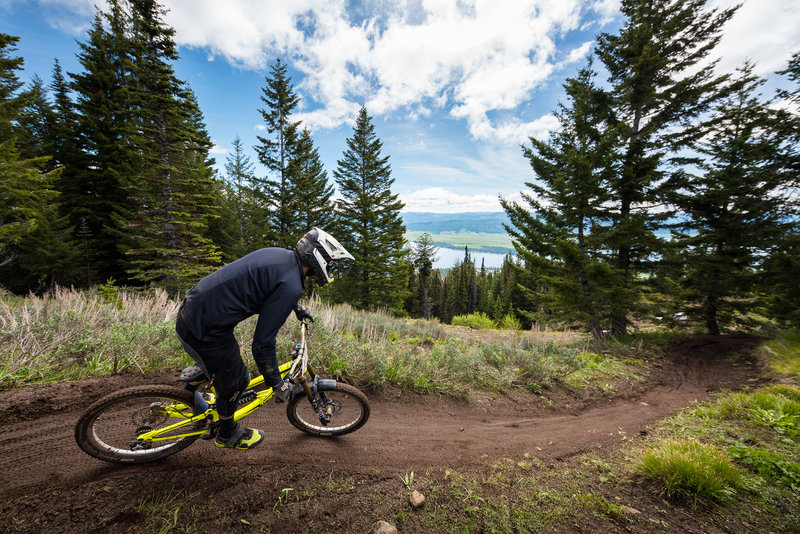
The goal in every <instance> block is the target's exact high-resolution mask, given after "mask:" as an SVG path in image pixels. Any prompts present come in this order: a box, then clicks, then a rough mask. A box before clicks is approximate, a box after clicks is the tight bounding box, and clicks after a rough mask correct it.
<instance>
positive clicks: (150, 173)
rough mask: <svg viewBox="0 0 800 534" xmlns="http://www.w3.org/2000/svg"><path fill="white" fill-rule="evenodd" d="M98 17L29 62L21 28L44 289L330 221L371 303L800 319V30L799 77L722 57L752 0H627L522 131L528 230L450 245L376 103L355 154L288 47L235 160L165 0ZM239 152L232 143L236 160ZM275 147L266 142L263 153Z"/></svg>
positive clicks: (4, 79) (515, 216) (15, 127)
mask: <svg viewBox="0 0 800 534" xmlns="http://www.w3.org/2000/svg"><path fill="white" fill-rule="evenodd" d="M107 5H108V7H107V8H105V9H100V8H98V9H97V11H96V14H95V17H94V19H93V24H92V25H91V28H90V29H89V31H88V32H87V33H86V34H85V35H84V36H83V38H82V39H80V49H79V53H78V57H77V60H78V63H79V64H80V69H79V71H78V72H75V73H72V72H69V73H67V72H64V70H63V69H62V67H61V66H60V64H59V63H58V61H57V60H56V61H54V64H53V68H52V72H51V73H50V75H49V80H45V79H42V78H40V77H38V76H35V77H34V78H33V80H32V81H31V82H29V83H23V82H22V81H21V79H20V71H21V69H22V66H23V64H24V58H23V57H19V55H18V54H17V43H18V41H19V38H18V37H16V36H14V35H6V34H0V287H2V288H3V290H5V291H6V292H8V293H11V294H17V295H23V294H26V293H28V292H34V293H37V294H42V293H47V292H48V291H52V290H53V289H54V288H55V287H56V286H74V287H76V288H91V287H96V286H98V285H101V284H114V285H116V286H117V287H123V286H124V287H126V288H129V289H133V290H142V291H148V290H151V289H152V288H161V289H163V290H165V291H167V292H168V293H169V294H170V295H174V296H180V294H181V293H182V292H184V291H186V290H187V289H188V288H190V287H192V286H193V285H194V284H195V283H196V282H197V281H198V280H199V279H200V278H202V277H203V276H205V275H207V274H209V273H211V272H213V271H214V270H215V269H217V268H218V267H220V266H221V265H223V264H225V263H227V262H230V261H233V260H235V259H237V258H239V257H241V256H243V255H245V254H247V253H249V252H251V251H253V250H256V249H259V248H262V247H293V246H294V243H295V242H296V241H297V240H298V239H299V238H300V237H301V236H302V235H303V234H304V233H305V232H306V231H307V230H309V229H310V228H311V227H314V226H317V227H320V228H324V229H325V230H326V231H328V232H330V233H331V234H332V235H334V236H336V237H337V239H339V240H340V241H341V243H342V244H343V245H344V246H345V247H346V248H347V249H348V250H349V251H350V253H351V254H352V255H353V256H354V257H355V258H356V260H355V261H353V262H341V263H342V265H340V266H337V269H338V271H337V273H336V277H337V279H338V280H337V281H336V283H334V284H332V285H331V286H330V287H326V288H322V289H316V288H312V287H311V285H310V283H309V285H308V291H309V292H311V291H316V292H317V293H318V294H319V296H320V297H321V298H323V299H325V300H328V301H331V302H333V303H339V302H346V303H349V304H350V305H352V306H353V307H354V308H357V309H383V310H388V311H390V312H392V313H394V314H397V315H405V316H411V317H418V318H424V319H432V318H436V319H439V320H441V321H444V322H451V321H453V320H454V318H457V317H462V318H463V317H464V316H468V317H475V318H484V319H485V320H487V321H490V322H493V324H495V325H502V326H504V327H508V328H531V327H542V328H544V327H549V326H553V325H558V326H559V327H562V328H566V327H573V328H579V329H584V330H586V331H590V332H592V333H593V334H594V335H596V336H598V337H602V336H605V335H608V334H609V333H612V334H615V335H619V334H625V333H627V332H629V331H630V330H631V329H634V328H636V325H637V324H639V322H641V321H645V322H648V323H666V324H670V323H675V322H689V323H691V324H694V325H697V326H698V327H699V328H702V329H703V330H704V331H706V332H708V333H710V334H719V333H721V332H724V331H726V330H728V329H732V328H747V327H748V326H751V325H753V324H755V323H757V322H758V321H764V320H768V321H772V322H775V323H778V324H792V325H796V326H797V325H800V305H798V302H800V289H799V284H798V280H800V226H799V225H798V208H800V204H799V203H800V197H798V185H799V184H798V182H799V181H800V51H798V52H797V53H795V54H794V55H793V56H792V57H790V58H785V63H784V65H785V67H784V69H783V70H781V71H780V72H779V73H777V75H776V78H775V79H777V80H778V81H779V84H780V87H778V89H777V90H776V89H774V88H769V89H767V87H766V86H767V85H768V84H767V80H766V79H764V78H762V77H760V76H758V75H756V74H755V69H754V65H753V64H750V63H745V64H743V65H741V66H740V67H739V68H738V69H737V70H736V71H735V72H729V73H725V74H720V73H719V72H718V71H717V70H716V69H715V66H716V61H717V55H716V54H717V53H716V45H717V44H718V42H719V40H720V38H721V36H722V32H723V29H724V27H725V25H726V23H727V22H728V21H729V20H730V18H731V17H732V16H733V14H734V12H735V10H736V8H735V7H734V8H731V9H715V8H712V7H711V6H710V2H707V1H706V0H685V1H675V0H623V1H622V7H621V10H622V13H623V15H624V17H625V19H624V23H623V24H622V26H621V28H620V29H619V31H618V32H617V33H615V34H607V33H602V34H599V35H597V36H596V43H595V46H594V48H593V49H592V52H591V53H590V56H589V57H587V58H586V60H585V61H584V62H583V64H582V68H581V69H580V70H579V71H578V72H577V74H576V75H575V76H574V77H572V78H570V79H568V80H566V82H565V83H564V84H563V95H562V97H561V99H560V102H561V103H560V105H559V106H558V108H557V109H556V110H553V112H554V113H555V115H556V117H557V119H558V127H557V128H556V129H554V130H553V131H552V132H551V133H550V136H549V137H548V138H547V139H544V140H541V139H537V138H534V137H531V138H530V139H529V141H528V142H526V143H525V144H524V145H523V146H521V147H520V149H519V152H518V154H519V157H520V158H524V159H526V160H527V161H528V162H529V163H530V173H529V176H528V177H527V181H526V182H525V183H524V184H522V183H521V184H520V188H521V189H522V190H523V197H522V198H523V200H522V201H521V202H513V201H510V200H508V199H504V198H501V204H502V207H503V209H504V210H505V212H506V214H507V216H508V218H509V221H510V223H509V224H508V225H507V228H506V230H507V232H508V233H509V235H510V236H511V238H512V239H513V243H514V248H515V250H516V253H515V254H514V255H509V256H508V257H507V258H506V261H505V263H504V265H503V266H502V268H500V269H487V268H486V267H484V266H483V265H480V264H476V261H474V260H473V258H472V255H471V254H470V251H469V250H468V249H467V250H465V251H464V257H463V260H462V261H460V262H458V263H457V264H455V265H454V266H453V267H452V268H450V269H447V270H439V269H435V268H434V267H433V264H434V260H435V255H436V248H435V247H434V245H433V241H432V240H431V239H430V236H429V235H427V234H423V235H422V237H420V238H419V239H418V240H417V241H416V242H412V243H406V241H405V238H404V234H405V226H404V223H403V218H402V209H403V208H404V205H403V203H402V202H401V201H400V200H399V197H398V195H397V194H396V193H393V191H392V187H393V184H394V178H393V177H392V168H391V155H390V154H388V153H386V152H385V150H384V147H383V144H382V142H381V140H380V138H379V137H378V136H377V134H376V132H375V128H374V122H373V116H371V115H370V113H369V110H368V109H367V108H366V107H362V108H361V109H360V111H359V112H358V113H357V116H356V117H355V120H354V122H353V124H352V133H351V135H350V136H349V137H347V139H345V140H343V141H342V146H344V147H345V148H344V150H343V152H342V155H341V158H340V159H339V160H338V161H337V165H336V168H335V169H325V168H324V165H323V163H322V160H321V158H320V154H319V151H318V148H317V146H316V145H315V140H314V135H313V132H312V131H311V130H309V129H308V128H307V127H306V126H305V125H304V124H303V123H302V122H301V121H298V120H296V117H295V114H296V112H297V109H298V105H299V103H300V97H299V96H298V94H297V92H296V91H295V87H294V84H293V81H292V79H291V76H290V74H289V69H288V65H287V63H286V62H285V61H284V60H283V59H278V58H276V59H275V60H274V61H272V62H270V65H269V67H268V69H267V71H266V72H265V77H264V85H263V87H262V89H261V91H262V92H261V94H260V95H259V96H260V102H261V108H260V109H259V110H258V111H259V112H260V114H261V117H262V118H263V126H264V128H263V130H262V132H261V135H260V136H259V137H258V144H257V145H256V146H254V147H252V148H253V150H254V153H255V154H257V159H258V162H254V161H251V159H250V158H249V157H248V156H247V148H250V147H245V146H243V143H242V141H241V140H240V139H239V138H237V139H235V140H233V151H232V152H231V153H229V154H228V155H227V156H226V158H225V161H224V171H220V170H217V169H216V167H215V165H216V162H215V161H214V160H213V158H212V157H211V156H210V149H211V147H212V143H211V140H210V135H209V133H208V131H207V129H206V125H205V122H204V116H203V111H202V110H201V109H200V106H199V104H198V101H197V99H196V97H195V95H194V93H193V91H192V88H191V87H190V86H189V85H188V84H187V83H186V82H184V81H182V80H180V79H179V78H178V77H177V76H176V73H175V68H174V67H175V65H176V63H177V62H179V61H180V58H179V55H178V48H177V45H176V44H175V41H174V31H173V29H172V28H170V27H169V26H168V25H167V24H166V23H165V22H164V15H165V10H164V7H163V6H162V5H160V4H159V3H158V2H157V1H153V0H149V1H145V0H111V1H109V2H108V4H107ZM220 163H222V162H220ZM257 163H258V164H260V166H259V167H258V168H257Z"/></svg>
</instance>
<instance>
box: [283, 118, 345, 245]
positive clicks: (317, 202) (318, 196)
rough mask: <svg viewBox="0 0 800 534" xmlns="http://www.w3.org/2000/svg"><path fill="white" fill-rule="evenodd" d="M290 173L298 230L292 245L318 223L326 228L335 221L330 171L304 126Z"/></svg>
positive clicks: (320, 226)
mask: <svg viewBox="0 0 800 534" xmlns="http://www.w3.org/2000/svg"><path fill="white" fill-rule="evenodd" d="M289 175H290V176H291V177H292V178H293V184H292V190H293V192H294V194H293V197H294V199H293V203H294V205H295V208H294V209H295V216H294V218H295V220H296V226H295V228H296V233H295V234H294V235H290V237H289V243H290V244H292V243H296V242H297V240H298V239H300V238H301V237H303V234H305V233H306V232H307V231H308V230H310V229H311V228H313V227H315V226H316V227H318V228H323V229H324V228H330V227H331V226H332V225H333V224H334V213H333V206H332V203H331V197H332V196H333V186H332V185H330V184H329V183H328V173H327V172H325V169H324V167H323V165H322V160H321V159H320V156H319V151H318V150H317V148H316V147H315V146H314V140H313V139H312V137H311V132H310V131H309V130H308V129H305V128H304V129H303V131H302V132H301V133H300V137H299V138H298V140H297V147H296V149H295V152H294V154H293V156H292V158H291V160H290V161H289Z"/></svg>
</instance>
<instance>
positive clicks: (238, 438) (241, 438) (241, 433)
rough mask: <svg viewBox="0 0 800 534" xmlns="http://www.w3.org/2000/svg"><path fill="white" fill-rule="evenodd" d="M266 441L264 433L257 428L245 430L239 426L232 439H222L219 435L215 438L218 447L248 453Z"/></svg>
mask: <svg viewBox="0 0 800 534" xmlns="http://www.w3.org/2000/svg"><path fill="white" fill-rule="evenodd" d="M263 440H264V433H263V432H261V431H260V430H256V429H255V428H245V427H243V426H242V425H239V426H238V427H237V428H236V430H235V431H234V432H233V434H232V435H231V437H229V438H222V437H221V436H220V435H219V434H217V437H215V438H214V445H215V446H216V447H224V448H229V449H239V450H240V451H246V450H247V449H252V448H253V447H255V446H256V445H258V444H259V443H261V442H262V441H263Z"/></svg>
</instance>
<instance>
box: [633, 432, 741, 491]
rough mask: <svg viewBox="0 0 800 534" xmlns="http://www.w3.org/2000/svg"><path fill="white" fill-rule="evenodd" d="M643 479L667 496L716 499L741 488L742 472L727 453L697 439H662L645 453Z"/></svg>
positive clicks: (642, 469) (641, 465) (641, 468)
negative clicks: (654, 484)
mask: <svg viewBox="0 0 800 534" xmlns="http://www.w3.org/2000/svg"><path fill="white" fill-rule="evenodd" d="M640 471H641V474H642V475H643V476H644V478H645V479H648V480H651V481H653V482H655V483H656V484H657V485H658V486H659V487H660V490H661V492H662V493H663V494H664V495H665V496H666V497H667V498H670V499H682V500H688V501H690V502H691V503H692V504H693V505H696V504H697V502H698V501H699V500H711V501H719V500H723V499H725V498H727V497H730V496H732V495H733V494H735V493H736V490H737V489H739V488H740V487H742V480H743V478H742V473H741V471H740V470H739V469H738V468H737V467H736V466H735V465H734V464H733V462H732V461H731V458H730V456H729V455H728V454H727V453H726V452H725V451H722V450H720V449H717V448H716V447H713V446H711V445H705V444H702V443H699V442H696V441H676V440H663V441H661V442H659V444H658V446H657V448H656V449H654V450H651V451H648V452H646V453H645V454H644V455H643V457H642V459H641V464H640Z"/></svg>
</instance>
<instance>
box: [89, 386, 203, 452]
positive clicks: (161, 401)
mask: <svg viewBox="0 0 800 534" xmlns="http://www.w3.org/2000/svg"><path fill="white" fill-rule="evenodd" d="M193 406H194V396H193V394H192V393H190V392H189V391H186V390H185V389H181V388H177V387H173V386H135V387H130V388H126V389H121V390H119V391H116V392H114V393H112V394H110V395H107V396H105V397H103V398H102V399H100V400H99V401H97V402H95V403H94V404H92V405H91V406H89V408H87V410H86V411H85V412H84V413H83V415H82V416H81V418H80V419H79V420H78V423H77V424H76V425H75V440H76V441H77V442H78V445H79V446H80V448H81V449H83V451H84V452H86V453H87V454H89V455H91V456H94V457H95V458H97V459H98V460H103V461H106V462H116V463H141V462H152V461H153V460H158V459H160V458H164V457H165V456H169V455H171V454H175V453H176V452H178V451H181V450H183V449H185V448H186V447H188V446H189V445H191V444H192V443H193V442H194V440H196V439H197V438H198V437H200V436H199V434H198V435H196V436H189V437H183V438H173V439H166V440H159V441H154V442H151V443H148V444H143V443H142V444H140V443H137V442H136V437H137V435H141V434H143V433H145V432H150V431H152V430H156V429H158V428H159V427H165V426H169V425H172V424H174V423H177V422H179V421H180V420H181V419H182V418H183V419H188V418H191V417H192V416H193V415H194V413H193V412H194V408H193ZM188 431H190V427H188V426H187V427H185V428H183V429H181V430H180V431H179V432H176V433H186V432H188Z"/></svg>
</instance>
